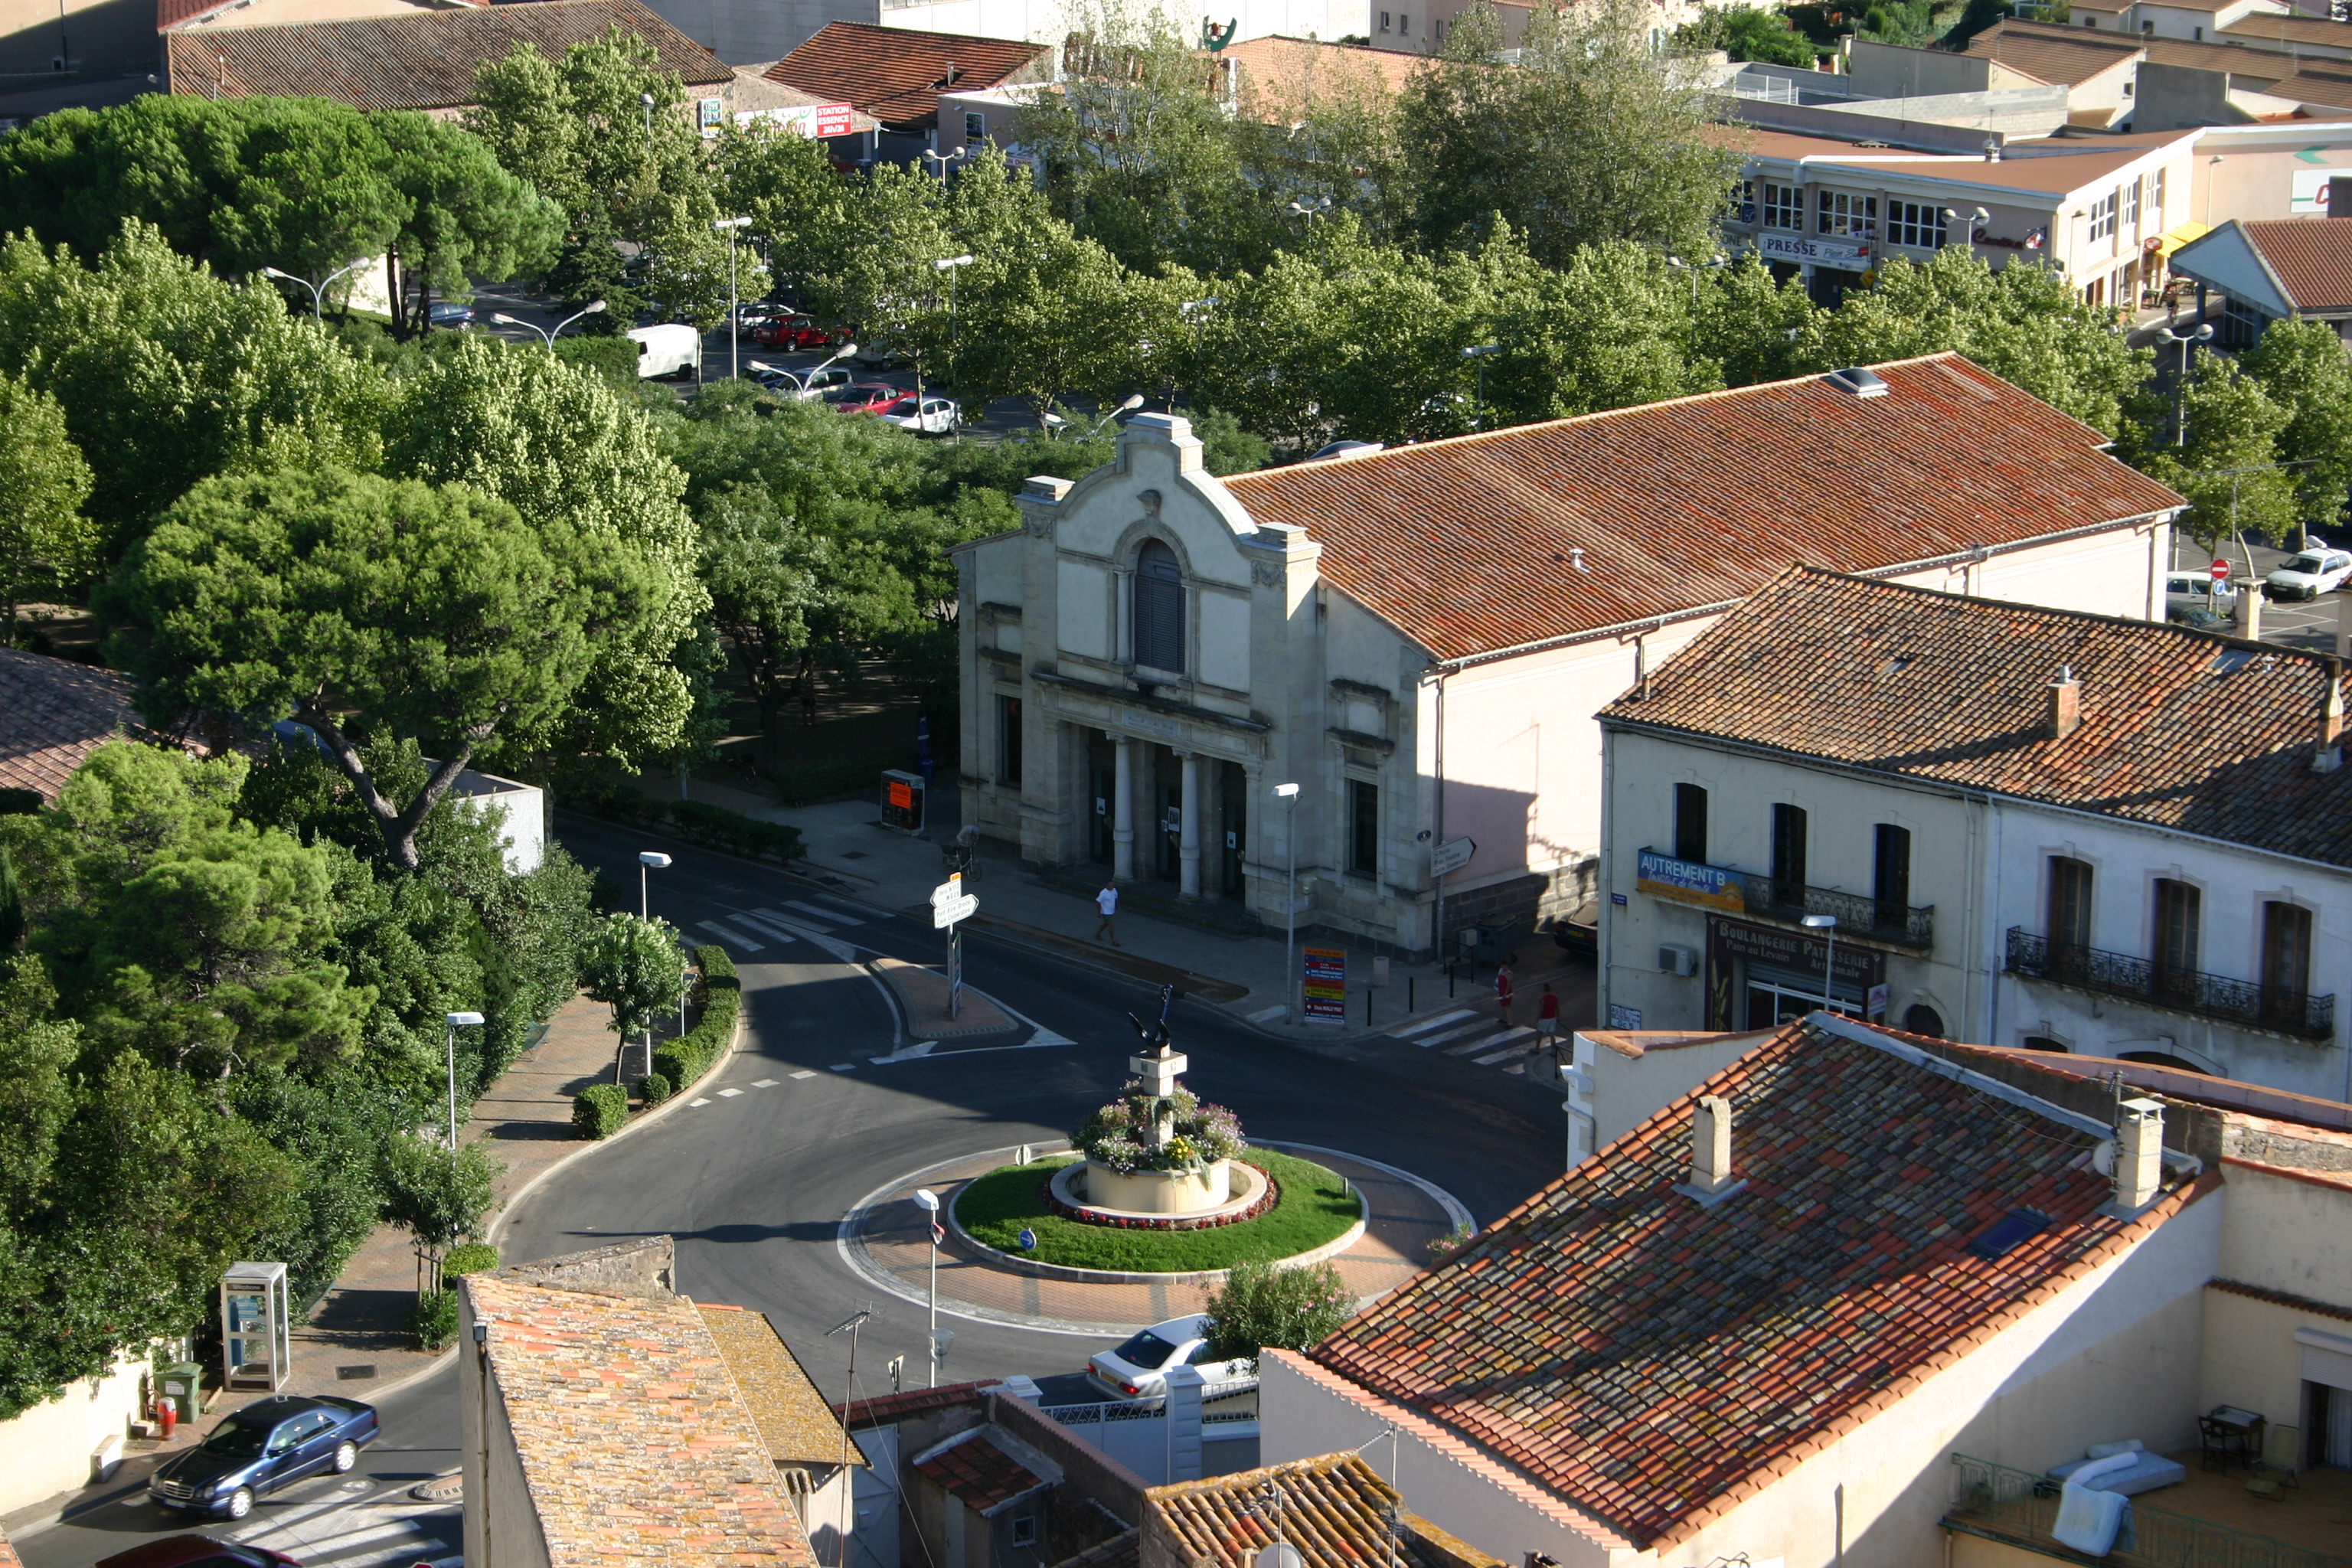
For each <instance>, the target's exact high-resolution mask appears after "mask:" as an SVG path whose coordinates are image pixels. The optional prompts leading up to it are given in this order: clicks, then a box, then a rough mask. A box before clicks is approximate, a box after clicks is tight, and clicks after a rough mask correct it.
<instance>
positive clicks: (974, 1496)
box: [914, 1426, 1052, 1514]
mask: <svg viewBox="0 0 2352 1568" xmlns="http://www.w3.org/2000/svg"><path fill="white" fill-rule="evenodd" d="M914 1466H915V1472H916V1474H918V1475H919V1476H921V1477H922V1478H923V1479H925V1480H928V1481H929V1482H930V1483H931V1484H932V1485H933V1486H936V1487H938V1488H940V1489H941V1490H943V1491H945V1492H946V1493H947V1494H948V1495H949V1496H950V1497H952V1498H955V1499H957V1500H960V1501H961V1503H962V1504H963V1505H964V1506H965V1507H966V1508H968V1509H971V1510H972V1511H973V1512H975V1513H980V1514H986V1513H989V1512H991V1511H992V1510H996V1509H999V1508H1002V1507H1003V1506H1004V1505H1005V1504H1006V1503H1009V1502H1011V1501H1012V1500H1013V1499H1015V1498H1019V1497H1025V1496H1026V1495H1028V1494H1029V1493H1031V1492H1034V1491H1035V1490H1036V1489H1038V1488H1039V1487H1043V1486H1049V1485H1051V1484H1052V1482H1051V1481H1049V1480H1048V1479H1046V1478H1045V1477H1044V1476H1041V1475H1039V1474H1037V1473H1036V1472H1035V1471H1034V1470H1032V1469H1030V1468H1028V1467H1027V1466H1026V1465H1024V1464H1023V1463H1022V1462H1021V1461H1020V1460H1018V1459H1016V1458H1013V1456H1012V1455H1010V1454H1008V1453H1006V1452H1005V1451H1004V1450H1003V1448H1001V1447H997V1445H996V1443H995V1442H994V1440H993V1437H992V1434H991V1432H990V1431H989V1429H988V1428H987V1427H985V1426H975V1427H973V1428H972V1429H971V1431H969V1432H966V1433H964V1434H962V1435H961V1436H956V1437H950V1438H949V1439H948V1440H947V1441H946V1442H945V1443H943V1444H941V1445H940V1447H936V1448H933V1449H931V1450H930V1451H929V1453H927V1454H924V1455H921V1456H919V1457H918V1458H916V1460H915V1461H914Z"/></svg>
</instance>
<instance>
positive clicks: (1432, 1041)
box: [1413, 1018, 1495, 1056]
mask: <svg viewBox="0 0 2352 1568" xmlns="http://www.w3.org/2000/svg"><path fill="white" fill-rule="evenodd" d="M1494 1026H1495V1021H1494V1020H1493V1019H1492V1018H1479V1019H1476V1020H1475V1021H1474V1022H1471V1023H1468V1024H1464V1025H1462V1026H1459V1027H1456V1028H1452V1029H1448V1030H1446V1031H1445V1032H1444V1033H1443V1034H1436V1035H1423V1037H1421V1038H1420V1039H1417V1040H1415V1041H1413V1044H1414V1045H1416V1046H1448V1047H1450V1046H1451V1044H1452V1043H1453V1042H1454V1041H1458V1040H1466V1039H1468V1038H1470V1037H1472V1036H1473V1035H1475V1034H1477V1033H1478V1032H1480V1031H1481V1030H1484V1029H1491V1028H1493V1027H1494ZM1445 1054H1446V1055H1448V1056H1452V1055H1454V1051H1453V1050H1452V1049H1450V1048H1449V1049H1448V1050H1447V1051H1446V1053H1445Z"/></svg>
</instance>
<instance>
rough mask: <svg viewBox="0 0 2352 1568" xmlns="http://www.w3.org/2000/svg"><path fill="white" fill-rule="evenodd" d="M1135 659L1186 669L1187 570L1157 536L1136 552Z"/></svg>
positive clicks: (1172, 669) (1159, 666) (1174, 669)
mask: <svg viewBox="0 0 2352 1568" xmlns="http://www.w3.org/2000/svg"><path fill="white" fill-rule="evenodd" d="M1135 662H1136V663H1138V664H1139V665H1144V666H1147V667H1149V668H1152V669H1164V670H1167V671H1169V672H1170V673H1171V674H1175V675H1181V674H1182V673H1183V672H1184V574H1183V572H1182V570H1181V568H1180V567H1178V565H1177V564H1176V552H1174V551H1172V550H1171V549H1169V548H1168V546H1166V545H1165V544H1162V543H1160V541H1158V540H1156V539H1154V540H1149V541H1147V542H1145V543H1144V546H1143V548H1142V549H1141V550H1139V551H1138V552H1136V556H1135Z"/></svg>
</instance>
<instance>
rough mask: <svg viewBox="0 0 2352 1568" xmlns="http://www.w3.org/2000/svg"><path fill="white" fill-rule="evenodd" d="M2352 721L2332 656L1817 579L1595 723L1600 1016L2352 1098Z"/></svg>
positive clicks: (1702, 646) (1805, 577) (1749, 609)
mask: <svg viewBox="0 0 2352 1568" xmlns="http://www.w3.org/2000/svg"><path fill="white" fill-rule="evenodd" d="M2342 722H2343V690H2342V671H2341V667H2340V666H2339V665H2338V664H2337V663H2336V660H2334V659H2332V658H2327V657H2326V656H2321V655H2315V654H2309V653H2302V652H2297V651H2294V650H2291V649H2285V648H2276V649H2274V648H2273V647H2271V646H2270V645H2266V644H2252V643H2242V642H2237V641H2234V640H2232V639H2230V638H2226V637H2214V636H2211V635H2209V634H2206V633H2202V632H2196V631H2191V630H2189V629H2187V628H2185V627H2179V626H2166V625H2158V624H2150V623H2147V622H2144V621H2131V620H2123V619H2117V618H2113V617H2108V616H2093V615H2084V614H2080V613H2074V612H2069V611H2064V610H2052V609H2040V608H2034V609H2025V608H2021V607H2019V606H2016V605H2003V604H1994V603H1990V602H1988V601H1985V600H1980V599H1969V598H1964V597H1956V596H1953V595H1943V594H1929V593H1922V592H1920V591H1918V590H1916V589H1915V588H1910V587H1906V586H1900V585H1895V584H1880V583H1869V582H1864V581H1862V580H1860V579H1858V578H1853V577H1847V576H1839V575H1836V574H1828V573H1821V572H1816V571H1812V570H1810V569H1806V568H1792V569H1791V570H1790V572H1789V573H1788V574H1786V575H1785V576H1783V577H1782V578H1781V579H1780V580H1779V581H1778V582H1776V583H1775V584H1772V585H1771V586H1770V587H1769V588H1768V589H1766V590H1765V591H1764V592H1763V593H1761V594H1759V595H1757V596H1756V597H1754V598H1752V599H1750V600H1749V601H1748V603H1747V604H1746V605H1743V606H1742V607H1741V608H1740V609H1739V610H1738V611H1736V612H1734V613H1733V614H1732V615H1731V616H1727V617H1725V618H1724V619H1723V620H1722V621H1720V622H1718V623H1717V625H1716V626H1715V627H1714V628H1713V629H1711V630H1710V631H1709V632H1708V633H1707V635H1706V636H1705V637H1701V638H1700V639H1699V640H1698V641H1697V642H1696V643H1694V644H1693V645H1692V646H1691V647H1688V648H1686V649H1685V651H1684V652H1683V653H1682V654H1681V655H1679V656H1678V657H1677V658H1675V659H1673V660H1671V661H1669V662H1668V663H1667V664H1665V665H1664V667H1663V668H1661V669H1660V670H1659V671H1658V672H1657V674H1656V675H1655V677H1654V679H1652V680H1651V681H1650V682H1649V683H1648V684H1647V686H1646V688H1645V689H1641V690H1636V691H1633V692H1630V693H1628V694H1626V695H1625V696H1624V697H1622V698H1621V699H1620V700H1617V701H1616V702H1613V703H1612V704H1611V705H1610V706H1609V707H1608V709H1606V710H1604V711H1603V713H1602V715H1601V726H1602V731H1603V734H1604V738H1605V745H1606V752H1605V763H1604V765H1605V767H1606V769H1607V773H1608V777H1609V781H1610V801H1609V814H1608V817H1607V820H1606V823H1605V825H1604V831H1603V840H1604V845H1603V849H1602V857H1601V880H1602V883H1603V885H1604V886H1605V888H1606V889H1607V890H1608V894H1609V900H1608V903H1607V905H1606V906H1605V907H1604V909H1603V910H1602V920H1601V1006H1602V1011H1603V1016H1604V1018H1605V1020H1606V1021H1607V1022H1608V1023H1609V1024H1610V1025H1611V1026H1613V1027H1619V1028H1628V1029H1632V1028H1641V1029H1661V1028H1664V1029H1711V1030H1727V1029H1740V1028H1756V1027H1769V1026H1772V1025H1773V1024H1776V1023H1778V1022H1780V1021H1781V1020H1783V1019H1785V1018H1787V1017H1790V1016H1795V1015H1797V1014H1801V1013H1804V1012H1808V1011H1811V1009H1812V1008H1814V1007H1817V1006H1822V1005H1828V1006H1831V1007H1834V1008H1836V1009H1837V1010H1839V1011H1842V1012H1845V1013H1849V1014H1851V1015H1853V1016H1868V1017H1871V1018H1874V1019H1883V1020H1885V1021H1886V1022H1888V1023H1891V1024H1894V1025H1895V1026H1899V1027H1901V1028H1904V1029H1906V1030H1909V1031H1912V1032H1914V1033H1916V1034H1921V1035H1929V1036H1935V1037H1948V1038H1952V1039H1961V1040H1974V1041H1981V1042H1985V1043H1988V1044H1991V1045H1999V1046H2026V1047H2033V1048H2037V1049H2042V1050H2067V1051H2075V1052H2081V1053H2084V1054H2086V1055H2090V1056H2095V1057H2102V1058H2126V1059H2132V1060H2147V1061H2156V1062H2167V1063H2170V1064H2173V1065H2176V1066H2180V1067H2185V1068H2190V1069H2192V1070H2195V1071H2199V1072H2205V1073H2210V1074H2213V1075H2216V1076H2219V1077H2224V1078H2231V1079H2241V1080H2244V1081H2248V1082H2253V1083H2261V1084H2266V1085H2269V1086H2272V1087H2273V1088H2277V1089H2287V1090H2291V1091H2293V1092H2295V1093H2299V1094H2309V1095H2319V1096H2325V1097H2326V1098H2329V1099H2336V1100H2340V1099H2346V1098H2352V1049H2347V1043H2346V1026H2345V1022H2344V1020H2343V1019H2341V1018H2340V1017H2339V1016H2337V1012H2338V1009H2337V994H2338V993H2339V992H2342V991H2346V990H2347V989H2352V838H2347V837H2346V836H2345V835H2346V831H2347V830H2346V829H2345V828H2344V827H2343V826H2341V825H2342V824H2343V822H2345V821H2346V820H2347V802H2352V775H2347V773H2345V772H2344V771H2343V770H2342V769H2341V767H2340V765H2339V764H2340V763H2341V761H2342V755H2343V752H2342V742H2341V740H2340V738H2339V732H2340V730H2341V726H2342ZM1809 921H1810V922H1813V923H1811V924H1808V923H1807V922H1809ZM1832 949H1833V950H1834V951H1833V952H1832ZM1832 964H1833V965H1834V978H1832V976H1831V969H1832Z"/></svg>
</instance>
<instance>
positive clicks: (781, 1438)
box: [701, 1302, 866, 1465]
mask: <svg viewBox="0 0 2352 1568" xmlns="http://www.w3.org/2000/svg"><path fill="white" fill-rule="evenodd" d="M701 1312H702V1325H703V1327H705V1328H707V1329H709V1331H710V1337H711V1338H712V1339H713V1340H714V1341H716V1342H718V1345H719V1354H720V1355H721V1356H724V1357H725V1358H726V1361H727V1370H728V1372H729V1373H731V1374H732V1375H733V1376H734V1379H735V1391H736V1392H737V1393H738V1394H741V1395H742V1396H743V1405H744V1407H745V1408H746V1409H748V1410H750V1411H751V1419H752V1420H753V1421H754V1422H755V1423H757V1424H758V1426H759V1428H760V1437H761V1441H762V1442H764V1443H766V1444H767V1445H768V1455H769V1457H770V1458H772V1459H774V1460H775V1461H776V1463H778V1464H780V1465H837V1464H839V1463H841V1453H842V1448H843V1447H844V1445H843V1443H842V1431H841V1422H840V1421H839V1420H838V1419H836V1418H835V1415H834V1414H833V1406H832V1405H827V1404H826V1403H825V1402H824V1395H823V1394H819V1393H818V1392H817V1391H816V1384H814V1382H812V1381H811V1380H810V1378H809V1374H808V1369H807V1368H806V1367H804V1366H803V1365H801V1360H800V1357H799V1356H797V1355H795V1354H793V1348H792V1346H790V1345H788V1344H786V1343H784V1342H783V1339H782V1336H781V1335H779V1334H778V1333H777V1332H776V1330H775V1325H774V1324H772V1323H771V1322H769V1321H768V1319H767V1316H766V1314H765V1313H761V1312H747V1311H745V1310H743V1309H742V1308H740V1307H718V1306H712V1305H710V1304H709V1303H707V1302H706V1303H704V1304H703V1305H702V1307H701ZM847 1447H848V1449H849V1462H850V1463H851V1464H853V1465H863V1464H864V1463H866V1457H865V1456H864V1455H863V1454H860V1453H859V1452H858V1451H857V1446H856V1444H854V1443H852V1444H849V1445H847Z"/></svg>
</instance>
